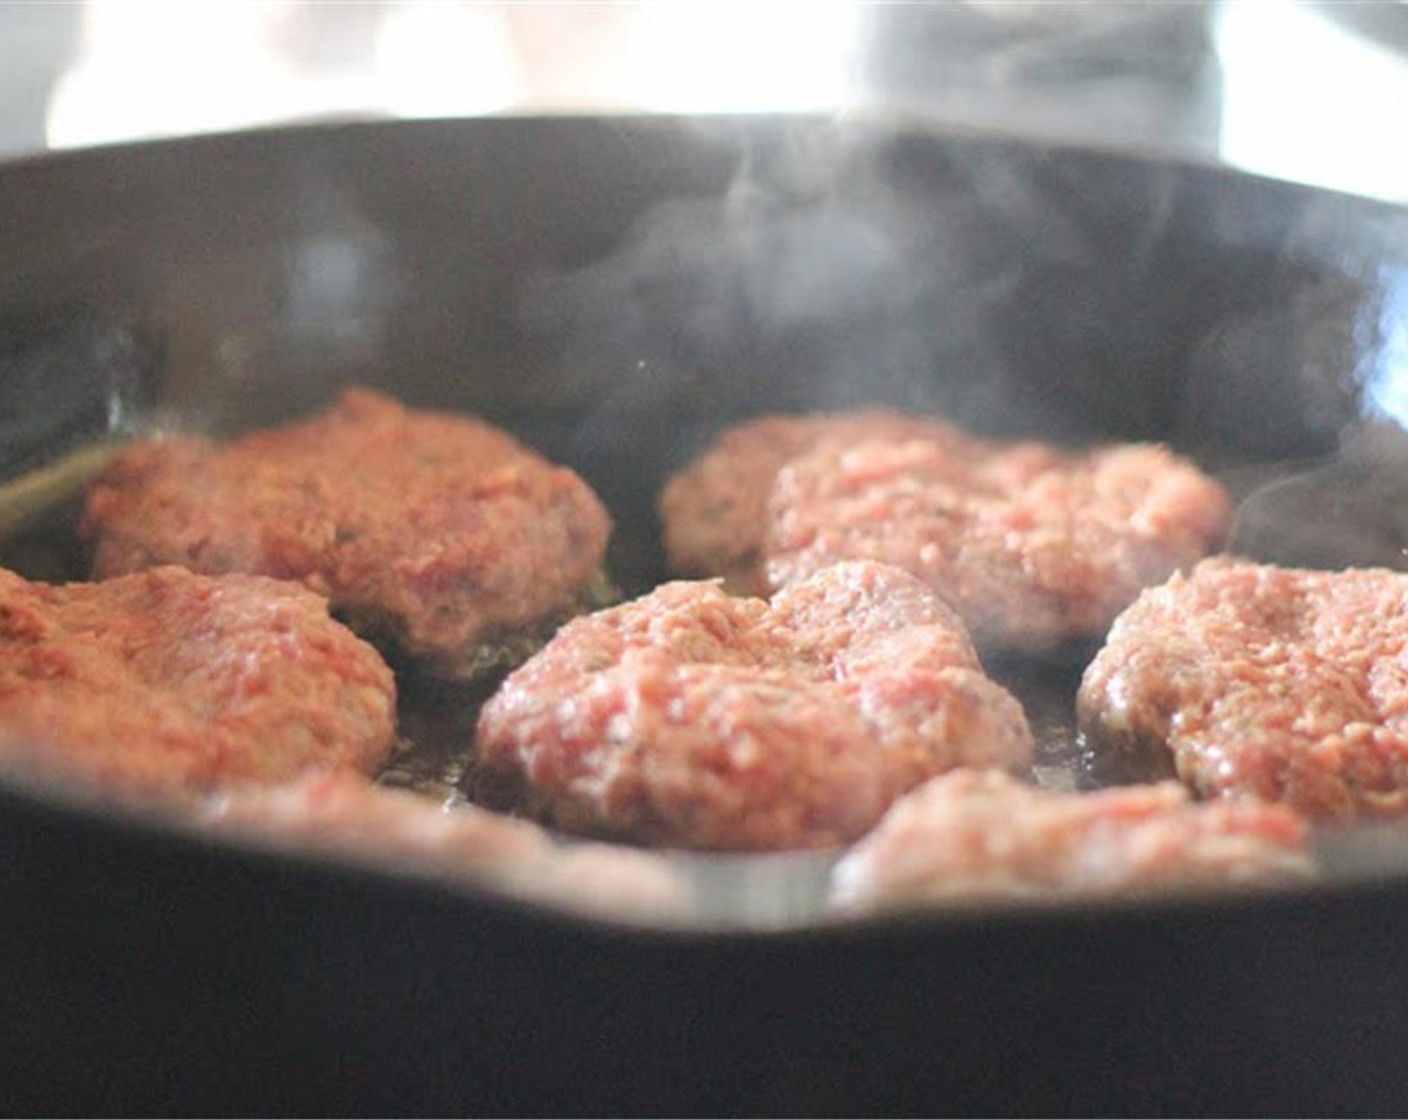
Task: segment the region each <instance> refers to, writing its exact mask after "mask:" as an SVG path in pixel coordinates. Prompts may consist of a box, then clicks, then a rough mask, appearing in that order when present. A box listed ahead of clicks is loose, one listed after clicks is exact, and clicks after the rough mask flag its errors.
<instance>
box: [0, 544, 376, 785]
mask: <svg viewBox="0 0 1408 1120" xmlns="http://www.w3.org/2000/svg"><path fill="white" fill-rule="evenodd" d="M395 706H396V690H395V686H394V683H393V681H392V677H391V670H390V669H388V668H387V666H386V663H385V662H384V661H382V659H381V657H380V656H379V655H378V654H377V652H376V651H375V650H374V649H372V647H371V646H369V645H367V644H366V643H365V642H363V641H362V640H361V639H359V638H357V637H356V636H355V635H354V634H353V633H352V632H351V631H350V630H348V629H347V628H346V627H344V626H342V625H341V624H339V623H337V622H334V621H333V620H332V619H331V618H329V617H328V608H327V601H326V600H324V599H322V598H321V597H319V596H317V595H314V594H313V593H312V592H311V591H308V590H306V589H304V588H302V587H299V586H298V585H297V584H290V583H281V582H278V581H276V580H271V579H264V578H262V577H256V576H220V577H211V576H199V575H194V574H192V573H191V572H188V571H185V570H183V569H180V568H156V569H153V570H152V571H150V572H144V573H141V574H138V575H133V576H124V577H121V578H118V579H113V580H109V581H108V582H106V583H98V584H67V585H63V586H52V585H49V584H42V583H29V582H27V581H25V580H23V579H21V578H20V577H19V576H17V575H15V574H14V573H12V572H8V571H4V570H0V755H3V756H5V757H7V758H9V759H11V760H18V761H20V762H29V763H33V764H39V765H40V766H42V767H44V768H45V769H46V770H58V771H60V772H64V773H71V774H74V775H76V776H78V777H79V778H82V779H86V780H87V781H88V782H90V783H97V784H98V785H99V786H116V787H122V788H126V789H131V790H133V791H140V790H161V791H172V790H200V789H208V788H211V787H214V786H218V785H222V784H226V783H237V782H278V781H282V780H285V779H287V778H290V777H292V776H294V775H296V774H298V773H299V772H300V771H301V770H303V769H305V768H306V767H309V766H318V767H330V768H339V767H340V768H350V769H353V770H357V771H365V772H370V771H372V770H374V769H375V768H376V767H377V766H378V765H379V764H380V763H381V762H382V761H383V760H384V759H385V758H386V756H387V754H388V753H389V752H390V749H391V743H392V736H393V733H394V730H395V718H396V716H395Z"/></svg>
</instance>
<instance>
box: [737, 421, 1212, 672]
mask: <svg viewBox="0 0 1408 1120" xmlns="http://www.w3.org/2000/svg"><path fill="white" fill-rule="evenodd" d="M770 513H771V522H770V524H769V527H768V533H767V537H766V541H765V544H764V554H765V557H766V560H767V576H768V581H769V583H770V584H771V585H772V586H774V587H780V586H783V585H785V584H788V583H790V582H792V581H793V580H796V579H800V578H803V577H804V576H806V575H808V574H809V573H811V572H814V571H817V570H818V569H820V568H823V567H825V566H826V565H828V564H834V563H836V562H837V561H838V560H851V559H859V558H862V557H865V558H871V559H875V560H880V561H883V562H884V563H888V564H895V565H897V566H899V567H901V568H904V569H905V570H906V571H909V572H913V573H914V574H915V575H917V576H919V577H920V578H921V579H923V580H925V581H926V582H927V583H928V584H929V585H930V586H931V587H933V588H934V590H936V591H937V592H938V593H939V594H941V595H942V596H944V598H946V599H947V600H948V601H949V603H951V604H952V605H953V607H954V609H955V610H957V611H958V613H959V614H960V615H961V616H962V618H963V621H964V622H965V623H966V624H967V625H968V628H969V630H970V632H971V633H972V635H973V638H974V640H975V641H976V642H977V643H978V645H979V646H983V647H1002V648H1011V649H1026V650H1041V649H1045V648H1049V647H1051V646H1054V645H1057V644H1059V643H1060V642H1062V641H1064V640H1066V639H1070V638H1094V637H1099V636H1101V635H1103V634H1104V633H1105V630H1106V628H1107V627H1108V626H1109V625H1110V623H1111V621H1113V620H1114V618H1115V616H1116V615H1117V614H1119V612H1120V611H1121V610H1122V609H1124V607H1126V606H1128V605H1129V603H1130V602H1131V601H1132V600H1133V599H1134V597H1135V596H1136V595H1138V594H1139V591H1140V590H1141V589H1142V588H1144V587H1147V586H1149V585H1151V584H1156V583H1161V582H1163V581H1164V580H1165V579H1167V578H1168V576H1169V575H1170V574H1171V573H1172V572H1174V571H1176V570H1178V569H1180V568H1183V567H1187V566H1191V565H1192V564H1194V563H1196V562H1197V561H1198V560H1199V559H1201V558H1202V557H1203V556H1205V555H1206V554H1207V553H1208V552H1209V551H1210V550H1211V549H1212V548H1213V547H1215V546H1216V545H1217V544H1219V543H1220V542H1221V540H1222V539H1223V537H1224V536H1225V534H1226V532H1227V529H1228V526H1229V524H1230V521H1231V515H1232V503H1231V501H1230V499H1229V498H1228V496H1227V494H1226V493H1225V492H1224V490H1223V489H1222V487H1221V486H1220V485H1218V484H1217V483H1216V482H1214V481H1213V480H1212V479H1210V478H1208V477H1207V476H1206V475H1204V474H1202V472H1200V471H1199V470H1197V469H1196V468H1195V467H1193V466H1192V465H1191V464H1189V463H1187V462H1184V461H1183V460H1181V459H1179V458H1178V457H1176V456H1174V455H1172V454H1170V453H1169V452H1168V451H1167V450H1165V449H1164V448H1161V447H1156V446H1147V445H1127V446H1112V447H1101V448H1097V449H1095V450H1093V451H1090V452H1087V453H1084V454H1078V455H1077V454H1068V453H1064V452H1061V451H1058V450H1056V449H1055V448H1052V447H1049V446H1046V445H1044V444H1039V443H1016V444H1008V445H1003V446H998V445H994V446H993V447H991V448H990V449H989V450H988V452H987V453H986V454H984V455H979V456H969V455H963V454H955V453H954V452H953V450H952V449H950V448H948V447H945V446H943V445H942V444H937V443H934V442H932V441H910V442H907V443H894V442H888V443H878V442H871V443H863V444H856V445H851V446H848V447H838V446H831V447H827V448H824V449H822V450H818V451H815V452H813V453H812V454H810V455H807V456H804V457H802V458H799V459H794V460H792V461H791V462H789V463H788V464H787V465H786V466H785V467H784V468H783V469H782V470H781V471H780V472H779V473H778V476H777V479H776V481H775V483H774V485H773V489H772V493H771V498H770Z"/></svg>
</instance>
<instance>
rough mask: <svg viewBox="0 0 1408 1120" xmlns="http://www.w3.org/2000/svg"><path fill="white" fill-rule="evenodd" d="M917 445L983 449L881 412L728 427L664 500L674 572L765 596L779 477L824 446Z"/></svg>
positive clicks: (936, 425)
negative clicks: (767, 545)
mask: <svg viewBox="0 0 1408 1120" xmlns="http://www.w3.org/2000/svg"><path fill="white" fill-rule="evenodd" d="M911 439H924V440H927V441H929V442H931V443H934V444H937V445H939V446H942V447H948V448H952V449H953V450H954V452H955V453H956V454H978V453H980V452H981V450H982V448H983V446H984V445H983V443H982V441H980V440H978V439H976V438H974V437H972V436H968V435H965V434H964V433H962V432H961V431H959V429H957V428H955V427H953V426H952V425H950V424H946V423H944V422H943V421H941V420H934V419H926V418H924V417H919V416H911V415H907V414H905V413H902V412H897V411H894V410H891V409H881V408H875V409H866V410H861V411H858V412H830V413H825V412H823V413H812V414H808V415H792V414H783V413H770V414H768V415H764V416H759V417H756V418H754V419H752V420H748V421H745V422H744V423H742V424H738V425H736V426H735V427H732V428H729V429H727V430H726V431H724V432H723V433H722V434H720V435H719V437H718V438H717V439H716V440H715V441H714V443H713V444H712V445H711V446H709V447H708V448H707V449H706V450H705V451H704V452H703V453H702V454H700V455H699V456H698V457H697V458H696V459H695V460H694V461H693V462H691V463H690V464H689V465H688V466H687V467H686V468H685V469H684V470H682V471H680V472H679V473H678V474H676V475H674V476H673V477H672V478H671V479H670V480H669V481H668V483H667V484H666V485H665V488H664V490H663V491H662V492H661V494H660V501H659V507H660V519H661V522H662V525H663V528H664V536H665V551H666V554H667V557H668V559H669V563H670V568H671V570H672V571H674V572H676V573H677V574H679V575H682V576H722V577H723V579H724V585H725V587H727V588H728V589H729V590H730V591H734V592H736V593H738V594H745V595H765V594H767V593H768V584H767V579H766V573H765V572H764V570H763V567H762V554H761V549H762V544H763V537H764V535H765V534H766V531H767V523H768V510H767V503H768V493H769V492H770V490H771V488H772V484H773V480H774V479H775V478H776V477H777V472H778V471H779V470H781V469H782V468H783V467H784V466H785V465H786V464H787V462H788V461H789V460H791V459H794V458H796V457H797V456H799V455H805V454H806V453H807V452H809V451H811V450H813V449H815V448H816V447H818V446H819V445H824V444H828V443H839V444H842V445H848V444H853V443H857V442H861V441H864V440H877V441H901V440H911Z"/></svg>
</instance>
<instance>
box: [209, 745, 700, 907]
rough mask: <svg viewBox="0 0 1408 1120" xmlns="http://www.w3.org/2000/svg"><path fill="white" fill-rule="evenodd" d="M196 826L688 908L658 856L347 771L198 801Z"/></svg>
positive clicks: (581, 899)
mask: <svg viewBox="0 0 1408 1120" xmlns="http://www.w3.org/2000/svg"><path fill="white" fill-rule="evenodd" d="M197 823H198V824H199V825H200V826H202V827H204V828H210V829H214V830H216V831H218V832H222V833H232V834H235V835H238V836H242V837H246V838H248V839H250V840H253V841H255V842H257V843H261V844H272V845H276V846H279V847H284V848H287V847H294V848H297V849H307V848H313V849H315V850H318V851H322V852H327V853H329V854H332V855H337V856H345V857H349V858H356V859H369V860H372V861H374V862H377V863H381V864H391V865H394V866H396V867H397V868H399V869H402V870H406V871H410V872H415V873H421V874H435V875H446V876H450V877H453V878H457V879H469V880H472V881H477V882H487V883H490V884H493V885H494V886H497V887H501V888H504V889H507V890H509V891H511V892H513V893H516V894H519V895H521V896H524V897H527V898H530V899H533V900H536V901H543V902H551V903H555V904H558V905H563V906H568V907H571V908H573V909H578V910H588V911H592V912H594V913H597V914H601V915H614V916H622V915H631V916H634V917H638V918H639V917H651V918H660V919H675V920H678V919H681V918H683V917H686V916H687V915H688V914H689V913H690V906H691V904H690V899H689V891H688V889H687V887H686V885H685V883H684V882H683V880H682V879H681V877H680V875H679V873H678V872H676V871H675V870H674V869H673V868H671V867H670V865H669V864H668V863H667V862H666V860H665V859H664V857H662V856H660V855H657V854H652V853H649V852H641V851H636V850H633V849H630V848H623V847H620V846H619V845H606V844H570V845H559V844H555V843H553V841H552V839H551V838H550V837H549V836H548V834H547V833H546V832H544V831H543V829H541V828H540V827H538V826H537V825H535V824H533V823H531V822H530V821H524V820H517V819H514V818H512V817H506V816H501V815H500V814H498V813H491V812H489V811H488V810H486V809H481V808H479V807H477V806H473V805H455V806H453V807H449V808H446V807H443V806H441V805H439V804H437V803H435V802H434V801H431V800H429V799H427V798H424V797H420V796H418V795H416V794H413V793H409V792H407V791H405V790H395V789H387V788H385V787H382V786H377V785H373V784H372V783H370V782H369V781H367V780H366V779H365V778H358V777H356V776H355V775H350V774H346V773H342V774H331V773H310V774H308V775H306V776H304V777H303V778H301V779H300V780H298V781H296V782H292V783H289V784H287V785H283V786H278V787H261V788H258V789H254V788H249V787H245V788H242V789H238V790H233V791H225V792H222V793H221V795H220V796H219V797H217V798H213V799H211V800H210V801H209V802H208V803H207V804H206V805H204V806H202V811H201V813H200V815H199V817H198V818H197Z"/></svg>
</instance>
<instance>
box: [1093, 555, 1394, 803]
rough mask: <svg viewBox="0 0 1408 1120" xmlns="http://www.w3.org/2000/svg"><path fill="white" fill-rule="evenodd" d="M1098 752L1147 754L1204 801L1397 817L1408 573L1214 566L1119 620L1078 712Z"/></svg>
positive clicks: (1149, 596) (1178, 580)
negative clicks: (1166, 761)
mask: <svg viewBox="0 0 1408 1120" xmlns="http://www.w3.org/2000/svg"><path fill="white" fill-rule="evenodd" d="M1077 715H1078V720H1079V725H1080V728H1081V731H1082V733H1083V734H1084V735H1085V737H1086V739H1087V742H1088V743H1089V744H1090V746H1091V748H1092V749H1094V750H1096V751H1104V752H1117V753H1123V754H1130V753H1134V752H1138V751H1141V750H1149V749H1153V750H1156V751H1160V752H1166V753H1167V755H1168V756H1169V757H1171V759H1172V761H1173V763H1174V766H1175V767H1176V769H1177V773H1178V775H1179V776H1180V777H1181V778H1182V779H1183V780H1184V781H1185V782H1186V783H1187V784H1188V785H1189V786H1191V787H1192V788H1193V789H1194V790H1195V791H1196V792H1197V793H1199V794H1200V795H1202V796H1204V797H1240V798H1245V797H1251V798H1257V799H1260V800H1264V801H1278V802H1284V803H1285V804H1287V805H1291V806H1293V807H1294V808H1296V809H1298V810H1300V811H1301V812H1303V813H1306V814H1307V815H1309V816H1313V817H1321V818H1324V817H1355V816H1398V815H1401V814H1403V813H1405V812H1408V574H1404V573H1400V572H1391V571H1387V570H1383V569H1361V570H1350V571H1344V572H1321V571H1306V570H1300V569H1290V568H1278V567H1273V566H1269V565H1261V564H1254V563H1251V562H1249V561H1244V560H1233V559H1225V558H1221V559H1215V560H1208V561H1205V562H1204V563H1202V564H1200V565H1198V567H1197V568H1196V569H1194V571H1193V572H1192V574H1191V575H1189V576H1187V577H1183V576H1175V577H1174V578H1173V579H1171V580H1170V581H1169V582H1168V583H1167V584H1165V585H1164V586H1162V587H1158V588H1153V589H1151V590H1148V591H1146V592H1145V593H1144V594H1143V595H1141V596H1140V597H1139V599H1138V600H1137V601H1136V602H1135V603H1134V604H1133V605H1132V606H1131V607H1130V608H1129V609H1128V610H1127V611H1125V612H1124V614H1122V615H1121V616H1120V618H1119V619H1118V621H1116V623H1115V624H1114V626H1113V627H1111V629H1110V635H1109V639H1108V640H1107V642H1106V644H1105V648H1104V649H1102V650H1101V651H1100V653H1099V655H1098V656H1097V657H1096V658H1095V660H1094V661H1093V662H1092V663H1091V665H1090V666H1089V668H1088V669H1087V670H1086V673H1085V676H1084V679H1083V680H1082V682H1081V688H1080V692H1079V695H1078V700H1077Z"/></svg>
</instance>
